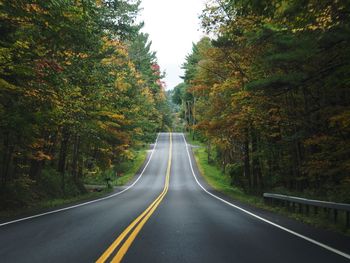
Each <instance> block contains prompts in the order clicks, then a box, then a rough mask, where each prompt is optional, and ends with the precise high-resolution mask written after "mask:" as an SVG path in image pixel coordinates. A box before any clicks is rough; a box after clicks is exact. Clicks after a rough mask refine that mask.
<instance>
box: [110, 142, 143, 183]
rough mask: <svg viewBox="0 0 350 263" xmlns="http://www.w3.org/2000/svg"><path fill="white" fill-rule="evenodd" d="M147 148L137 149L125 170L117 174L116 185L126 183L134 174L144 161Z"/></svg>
mask: <svg viewBox="0 0 350 263" xmlns="http://www.w3.org/2000/svg"><path fill="white" fill-rule="evenodd" d="M147 151H148V149H141V150H139V151H138V153H137V155H136V157H135V159H134V160H133V161H132V162H130V163H129V165H128V166H127V169H126V172H125V173H124V174H123V175H122V176H119V177H118V179H117V180H116V185H117V186H121V185H125V184H126V183H128V182H129V181H130V180H131V179H132V178H133V177H134V175H135V174H136V172H137V171H138V170H139V169H140V167H141V165H142V164H143V163H144V161H145V159H146V156H147Z"/></svg>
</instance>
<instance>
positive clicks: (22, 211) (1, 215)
mask: <svg viewBox="0 0 350 263" xmlns="http://www.w3.org/2000/svg"><path fill="white" fill-rule="evenodd" d="M146 156H147V149H146V148H142V149H140V150H138V151H135V157H134V159H133V160H132V161H128V162H125V163H123V164H122V165H123V170H124V171H125V172H124V173H121V176H118V177H115V179H114V180H112V181H111V184H110V185H111V186H122V185H125V184H126V183H128V182H129V181H130V180H131V179H132V178H133V177H134V175H135V174H136V172H137V171H138V170H139V169H140V167H141V165H142V164H143V162H144V161H145V159H146ZM84 183H88V184H92V185H97V186H101V187H99V188H98V189H99V191H93V192H89V191H88V192H87V193H84V194H80V195H77V196H73V197H72V196H67V197H60V198H47V199H44V200H40V201H35V202H32V203H31V204H30V205H28V206H26V207H22V208H16V209H13V210H10V209H9V210H2V211H0V219H1V220H6V219H9V218H14V217H16V216H26V215H29V214H36V213H40V212H43V211H45V210H49V209H53V208H59V207H64V206H66V205H73V204H76V203H80V202H83V201H90V200H94V199H97V198H100V197H103V196H105V195H107V194H109V193H111V192H112V191H113V187H107V186H106V181H105V178H104V176H102V175H101V176H96V178H95V179H91V178H89V179H88V180H87V181H85V182H84Z"/></svg>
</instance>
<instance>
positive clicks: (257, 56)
mask: <svg viewBox="0 0 350 263" xmlns="http://www.w3.org/2000/svg"><path fill="white" fill-rule="evenodd" d="M201 22H202V27H203V29H204V30H205V31H206V33H207V36H206V37H203V38H202V39H201V40H200V41H199V42H198V43H194V44H193V48H192V52H191V53H190V54H189V55H188V56H187V57H186V60H185V61H184V63H183V69H184V71H185V73H184V76H183V83H181V84H179V85H178V86H176V87H175V89H174V91H173V92H172V100H173V102H174V103H175V104H177V105H178V107H180V111H179V116H180V117H181V118H183V119H184V121H185V123H186V130H187V131H190V132H191V134H192V136H193V137H194V138H195V139H197V140H200V141H202V142H204V143H205V145H206V151H207V153H208V162H209V163H213V164H215V165H217V166H218V167H220V169H222V171H224V173H226V174H228V175H229V176H230V178H231V182H232V184H233V185H236V186H239V187H240V188H241V189H244V191H245V192H246V193H250V194H258V195H260V194H261V193H262V192H263V191H272V192H275V193H283V194H290V193H296V194H297V196H312V197H315V198H316V197H317V198H320V199H321V200H330V201H338V202H347V203H349V202H350V92H349V88H350V78H349V72H350V2H349V1H347V0H337V1H333V0H330V1H328V0H322V1H321V0H293V1H285V0H266V1H265V0H263V1H246V0H235V1H232V0H212V1H207V3H206V8H205V10H204V11H203V13H202V15H201Z"/></svg>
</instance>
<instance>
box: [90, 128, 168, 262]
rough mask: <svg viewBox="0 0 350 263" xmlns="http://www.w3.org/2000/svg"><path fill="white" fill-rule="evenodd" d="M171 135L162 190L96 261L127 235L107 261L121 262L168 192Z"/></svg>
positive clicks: (102, 259) (104, 256)
mask: <svg viewBox="0 0 350 263" xmlns="http://www.w3.org/2000/svg"><path fill="white" fill-rule="evenodd" d="M172 148H173V143H172V135H171V133H170V147H169V159H168V167H167V171H166V177H165V184H164V188H163V191H162V192H161V194H160V195H159V196H158V197H157V198H156V200H154V201H153V203H152V204H151V205H150V206H149V207H147V209H146V210H145V211H144V212H142V214H140V215H139V216H138V217H137V218H136V219H135V220H134V221H133V222H132V223H131V224H130V225H129V226H128V227H127V228H126V229H125V230H124V231H123V233H121V234H120V235H119V237H118V238H117V239H116V240H115V241H114V242H113V243H112V244H111V245H110V246H109V247H108V249H107V250H106V251H105V252H104V253H103V254H102V256H101V257H100V258H99V259H98V260H97V261H96V263H103V262H106V260H108V258H109V257H110V256H111V254H112V253H113V252H114V251H115V249H116V248H117V247H118V246H119V245H120V244H121V243H122V242H123V240H124V239H125V238H126V237H127V236H128V234H129V233H130V232H131V233H130V235H129V236H128V238H127V239H126V240H125V241H124V243H123V244H122V245H121V246H120V248H119V250H118V251H117V253H116V254H115V256H114V257H113V259H112V260H111V261H109V262H113V263H116V262H121V260H122V259H123V257H124V255H125V254H126V252H127V251H128V249H129V247H130V246H131V244H132V242H133V241H134V240H135V238H136V236H137V234H138V233H139V232H140V231H141V229H142V227H143V226H144V224H145V223H146V222H147V220H148V219H149V218H150V217H151V215H152V214H153V213H154V211H155V210H156V209H157V207H158V206H159V204H160V203H161V202H162V200H163V198H164V196H165V195H166V193H167V192H168V189H169V179H170V168H171V157H172Z"/></svg>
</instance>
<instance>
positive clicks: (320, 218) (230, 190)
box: [186, 136, 350, 235]
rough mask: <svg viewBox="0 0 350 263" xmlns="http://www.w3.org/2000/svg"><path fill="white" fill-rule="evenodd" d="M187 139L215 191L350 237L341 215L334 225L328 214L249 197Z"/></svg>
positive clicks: (189, 138) (203, 146)
mask: <svg viewBox="0 0 350 263" xmlns="http://www.w3.org/2000/svg"><path fill="white" fill-rule="evenodd" d="M186 139H187V141H188V143H190V144H192V145H196V146H199V147H195V148H193V152H194V156H195V159H196V162H197V165H198V168H199V170H200V172H201V174H202V175H203V177H204V179H205V180H206V181H207V183H208V184H209V185H210V186H211V187H213V188H214V189H215V190H217V191H219V192H221V193H224V194H225V195H227V196H229V197H231V198H232V199H234V200H237V201H239V202H242V203H245V204H248V205H252V206H254V207H258V208H262V209H265V210H268V211H272V212H276V213H280V214H283V215H285V216H288V217H290V218H294V219H296V220H299V221H301V222H304V223H307V224H310V225H313V226H316V227H320V228H324V229H330V230H333V231H337V232H341V233H343V234H346V235H350V229H346V228H345V224H344V222H345V216H344V215H341V216H340V217H339V219H338V223H337V224H333V223H332V219H331V218H330V216H329V215H328V217H327V215H326V214H323V213H320V214H319V215H317V216H315V215H313V214H312V213H310V215H311V216H307V215H305V214H300V213H296V212H292V211H289V210H287V209H286V208H284V207H278V206H270V205H267V204H265V203H264V200H263V198H262V197H261V196H256V195H249V194H246V193H244V192H243V190H242V189H240V188H238V187H236V186H234V185H231V178H230V176H229V175H227V174H224V173H223V172H222V171H221V169H220V168H219V167H218V166H217V165H215V164H209V163H208V155H207V150H206V147H205V145H204V144H203V143H201V142H199V141H194V140H192V136H186ZM297 196H298V195H297ZM342 214H343V213H342Z"/></svg>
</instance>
